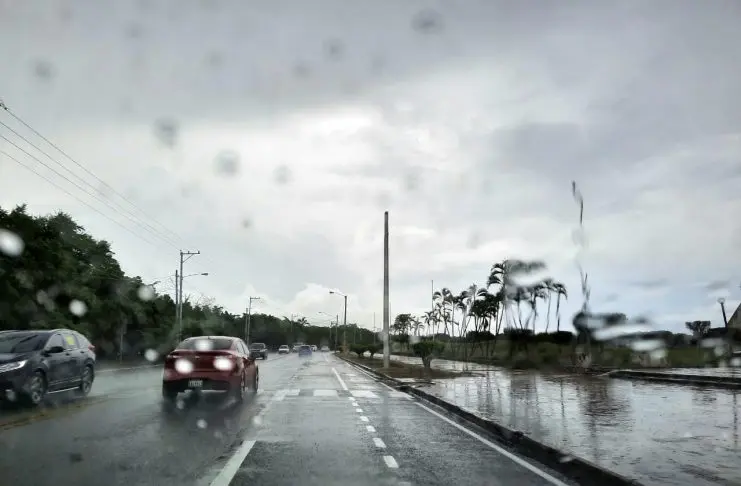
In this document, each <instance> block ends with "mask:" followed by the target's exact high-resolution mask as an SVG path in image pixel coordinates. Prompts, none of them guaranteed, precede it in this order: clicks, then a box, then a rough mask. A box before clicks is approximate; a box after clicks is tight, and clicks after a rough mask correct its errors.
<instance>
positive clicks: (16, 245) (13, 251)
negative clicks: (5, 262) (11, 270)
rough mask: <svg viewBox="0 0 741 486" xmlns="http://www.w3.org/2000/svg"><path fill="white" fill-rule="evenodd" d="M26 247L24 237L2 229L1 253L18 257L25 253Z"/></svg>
mask: <svg viewBox="0 0 741 486" xmlns="http://www.w3.org/2000/svg"><path fill="white" fill-rule="evenodd" d="M25 247H26V245H25V243H23V238H21V237H20V236H18V235H17V234H15V233H13V232H12V231H9V230H6V229H0V253H3V254H4V255H7V256H11V257H17V256H20V255H21V253H23V249H24V248H25Z"/></svg>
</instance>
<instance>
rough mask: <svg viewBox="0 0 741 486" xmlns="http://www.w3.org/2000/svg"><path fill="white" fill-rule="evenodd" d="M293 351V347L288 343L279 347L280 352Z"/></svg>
mask: <svg viewBox="0 0 741 486" xmlns="http://www.w3.org/2000/svg"><path fill="white" fill-rule="evenodd" d="M290 352H291V349H290V348H289V347H288V345H287V344H284V345H283V346H281V347H279V348H278V354H289V353H290Z"/></svg>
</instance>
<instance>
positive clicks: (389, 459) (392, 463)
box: [383, 456, 399, 469]
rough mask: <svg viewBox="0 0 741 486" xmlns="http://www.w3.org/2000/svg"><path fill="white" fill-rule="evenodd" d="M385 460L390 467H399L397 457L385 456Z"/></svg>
mask: <svg viewBox="0 0 741 486" xmlns="http://www.w3.org/2000/svg"><path fill="white" fill-rule="evenodd" d="M383 462H385V463H386V466H388V467H389V468H390V469H398V468H399V463H398V462H396V459H394V456H383Z"/></svg>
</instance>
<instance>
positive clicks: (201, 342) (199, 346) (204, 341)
mask: <svg viewBox="0 0 741 486" xmlns="http://www.w3.org/2000/svg"><path fill="white" fill-rule="evenodd" d="M233 343H234V341H233V340H231V339H227V338H205V337H203V338H190V339H186V340H185V341H183V342H182V343H180V344H179V345H178V347H177V349H187V350H195V351H225V350H227V349H231V348H232V344H233Z"/></svg>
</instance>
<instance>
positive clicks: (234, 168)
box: [216, 150, 239, 176]
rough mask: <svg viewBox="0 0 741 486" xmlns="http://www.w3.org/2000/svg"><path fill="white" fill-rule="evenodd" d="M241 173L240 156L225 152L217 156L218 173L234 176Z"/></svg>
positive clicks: (228, 151)
mask: <svg viewBox="0 0 741 486" xmlns="http://www.w3.org/2000/svg"><path fill="white" fill-rule="evenodd" d="M238 171H239V154H237V153H236V152H232V151H230V150H225V151H223V152H221V153H220V154H219V155H217V156H216V173H217V174H221V175H225V176H233V175H235V174H236V173H237V172H238Z"/></svg>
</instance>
